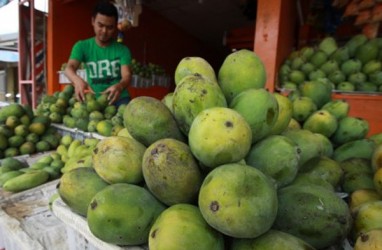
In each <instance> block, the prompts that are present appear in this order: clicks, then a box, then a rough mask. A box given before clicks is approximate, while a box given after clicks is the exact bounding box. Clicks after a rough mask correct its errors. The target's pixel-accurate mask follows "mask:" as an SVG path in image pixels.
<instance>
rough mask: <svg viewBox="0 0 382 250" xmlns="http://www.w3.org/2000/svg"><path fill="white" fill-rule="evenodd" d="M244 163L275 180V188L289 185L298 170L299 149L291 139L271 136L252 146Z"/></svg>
mask: <svg viewBox="0 0 382 250" xmlns="http://www.w3.org/2000/svg"><path fill="white" fill-rule="evenodd" d="M245 160H246V163H247V164H248V165H250V166H253V167H255V168H258V169H259V170H261V171H262V172H263V173H265V174H267V175H268V176H270V177H272V178H273V179H275V181H276V183H277V187H278V188H280V187H283V186H286V185H288V184H290V183H291V182H292V181H293V180H294V178H295V177H296V175H297V172H298V169H299V160H300V149H299V148H298V146H297V144H296V143H295V142H293V141H292V140H291V139H289V138H287V137H286V136H282V135H271V136H268V137H266V138H264V139H263V140H261V141H259V142H258V143H255V144H253V145H252V147H251V149H250V150H249V152H248V154H247V156H246V158H245Z"/></svg>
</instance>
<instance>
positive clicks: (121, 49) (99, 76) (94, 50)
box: [70, 37, 131, 98]
mask: <svg viewBox="0 0 382 250" xmlns="http://www.w3.org/2000/svg"><path fill="white" fill-rule="evenodd" d="M70 59H75V60H77V61H79V62H83V63H85V67H86V74H87V82H88V83H89V85H90V87H91V88H92V89H93V90H94V92H95V93H96V94H97V95H96V96H99V94H100V93H101V92H102V91H104V90H106V89H107V88H108V87H110V86H111V85H114V84H116V83H118V82H119V81H121V65H130V64H131V53H130V50H129V48H127V47H126V46H125V45H123V44H121V43H118V42H116V41H113V42H112V43H111V44H110V45H108V46H107V47H100V46H99V45H98V44H97V43H96V41H95V38H94V37H92V38H89V39H86V40H81V41H78V42H77V43H76V44H75V45H74V46H73V49H72V52H71V54H70ZM127 96H129V93H128V92H127V90H126V89H125V90H123V91H122V93H121V96H120V98H124V97H127Z"/></svg>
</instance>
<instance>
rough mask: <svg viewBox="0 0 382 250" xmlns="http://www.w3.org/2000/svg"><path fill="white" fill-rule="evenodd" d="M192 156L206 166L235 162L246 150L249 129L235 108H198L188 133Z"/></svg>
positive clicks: (240, 158) (249, 138) (211, 166)
mask: <svg viewBox="0 0 382 250" xmlns="http://www.w3.org/2000/svg"><path fill="white" fill-rule="evenodd" d="M188 139H189V142H188V143H189V146H190V149H191V151H192V153H193V154H194V156H195V157H196V158H197V159H198V160H199V161H200V162H201V163H202V164H203V165H204V166H206V167H207V168H215V167H217V166H219V165H222V164H226V163H232V162H238V161H240V160H242V159H243V158H244V157H245V156H246V155H247V153H248V151H249V149H250V147H251V143H252V131H251V128H250V126H249V125H248V123H247V121H246V120H245V119H244V118H243V117H242V116H241V115H240V114H239V113H238V112H237V111H235V110H233V109H229V108H223V107H214V108H209V109H205V110H203V111H202V112H200V113H199V114H198V115H197V116H196V117H195V119H194V121H193V123H192V125H191V128H190V132H189V134H188Z"/></svg>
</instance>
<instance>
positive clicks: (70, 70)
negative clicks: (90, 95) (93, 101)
mask: <svg viewBox="0 0 382 250" xmlns="http://www.w3.org/2000/svg"><path fill="white" fill-rule="evenodd" d="M79 66H80V62H79V61H77V60H74V59H69V61H68V63H67V64H66V68H65V75H66V77H68V79H69V80H70V81H71V82H72V83H73V85H74V88H75V97H76V99H77V100H79V101H81V102H82V101H84V100H85V89H86V88H88V84H87V82H85V80H84V79H82V78H81V77H80V76H79V75H77V69H78V68H79Z"/></svg>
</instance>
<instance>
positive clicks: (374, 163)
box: [371, 144, 382, 172]
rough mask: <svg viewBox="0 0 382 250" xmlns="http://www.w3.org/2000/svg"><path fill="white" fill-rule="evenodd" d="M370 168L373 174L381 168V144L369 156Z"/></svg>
mask: <svg viewBox="0 0 382 250" xmlns="http://www.w3.org/2000/svg"><path fill="white" fill-rule="evenodd" d="M371 167H372V168H373V170H374V172H375V171H377V170H378V169H380V168H382V144H379V145H377V146H376V147H375V149H374V152H373V154H372V156H371Z"/></svg>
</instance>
